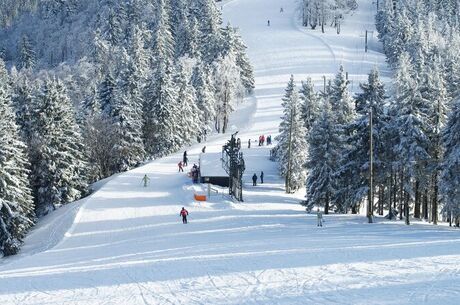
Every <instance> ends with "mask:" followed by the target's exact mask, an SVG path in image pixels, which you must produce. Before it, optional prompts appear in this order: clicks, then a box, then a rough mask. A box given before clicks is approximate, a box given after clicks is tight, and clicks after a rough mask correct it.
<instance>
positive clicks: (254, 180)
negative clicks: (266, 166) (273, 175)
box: [252, 171, 264, 186]
mask: <svg viewBox="0 0 460 305" xmlns="http://www.w3.org/2000/svg"><path fill="white" fill-rule="evenodd" d="M263 183H264V172H263V171H261V172H260V184H263ZM252 186H257V174H256V173H254V175H253V176H252Z"/></svg>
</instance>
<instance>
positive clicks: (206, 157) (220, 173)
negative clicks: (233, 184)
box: [199, 153, 228, 177]
mask: <svg viewBox="0 0 460 305" xmlns="http://www.w3.org/2000/svg"><path fill="white" fill-rule="evenodd" d="M199 158H200V163H199V164H200V173H201V176H202V177H228V174H227V172H226V171H225V170H224V168H223V167H222V153H204V154H200V157H199Z"/></svg>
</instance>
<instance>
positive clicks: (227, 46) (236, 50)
mask: <svg viewBox="0 0 460 305" xmlns="http://www.w3.org/2000/svg"><path fill="white" fill-rule="evenodd" d="M222 38H223V41H224V44H223V53H222V54H223V55H224V56H226V55H228V54H229V53H232V54H233V56H234V58H235V60H236V62H235V63H236V66H237V67H238V68H239V70H240V77H241V83H242V84H243V86H244V88H245V89H246V90H247V91H248V92H251V91H252V89H254V75H253V71H252V66H251V64H250V62H249V58H248V56H247V55H246V48H247V47H246V45H245V44H244V42H243V39H242V38H241V36H240V35H239V34H238V31H237V29H236V28H233V27H231V26H230V25H227V26H226V27H225V28H224V29H223V30H222Z"/></svg>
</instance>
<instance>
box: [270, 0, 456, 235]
mask: <svg viewBox="0 0 460 305" xmlns="http://www.w3.org/2000/svg"><path fill="white" fill-rule="evenodd" d="M459 9H460V7H459V4H458V1H453V0H446V1H429V0H426V1H415V0H414V1H397V0H388V1H381V2H380V11H379V12H378V14H377V17H376V23H377V29H378V31H379V37H380V39H381V41H382V43H383V46H384V50H385V53H386V55H387V58H388V62H389V63H390V65H391V67H392V68H393V69H394V75H395V77H394V84H393V86H392V90H391V91H390V92H387V91H386V90H385V87H384V86H383V84H382V83H381V81H380V79H379V75H378V72H377V71H372V72H371V73H370V74H369V78H368V82H367V83H364V84H361V86H360V87H361V92H360V93H358V94H357V95H356V96H354V97H351V95H350V93H349V92H348V88H347V85H348V81H347V80H346V74H345V73H344V71H343V68H341V69H340V71H339V73H338V74H337V76H336V78H335V79H334V80H333V81H331V82H329V84H328V85H327V86H326V88H325V89H324V90H323V91H322V92H313V86H312V85H311V81H307V82H305V83H303V84H302V88H301V93H300V99H301V102H302V103H303V106H302V105H299V106H296V107H293V106H291V108H294V109H297V108H299V107H300V109H301V110H302V115H301V116H300V117H301V121H302V122H303V123H304V127H305V128H306V136H305V137H306V139H307V144H306V146H307V149H305V148H302V149H299V152H298V155H297V156H296V155H293V154H295V152H296V150H295V149H294V150H293V148H295V145H292V144H291V146H290V149H286V148H285V147H286V145H285V147H284V148H282V149H281V145H283V141H284V140H283V138H280V144H279V148H277V149H278V151H276V153H277V156H278V159H279V160H286V158H290V159H291V160H294V159H296V158H298V160H297V161H296V162H301V160H302V159H303V158H304V156H306V157H305V162H303V163H301V164H303V168H302V167H294V168H291V170H288V171H286V170H285V169H283V168H282V171H281V172H282V173H283V174H284V175H285V176H286V175H289V177H288V178H287V179H286V181H287V182H286V184H287V185H286V189H287V191H292V190H295V189H297V188H299V187H300V186H302V185H303V183H302V180H303V176H302V171H303V170H306V175H307V177H306V188H307V195H306V201H305V202H304V204H305V205H306V206H307V207H309V208H311V207H312V206H313V205H319V206H323V207H324V209H325V213H328V211H329V210H330V209H332V210H334V211H335V212H339V213H347V212H349V211H351V212H352V213H357V212H358V211H359V209H360V207H361V206H362V205H363V204H365V203H367V204H368V205H369V206H370V207H371V209H370V210H369V214H371V213H373V212H374V211H375V212H376V213H378V214H379V215H383V213H384V211H391V213H390V217H391V216H397V214H399V218H400V219H402V218H405V221H406V223H407V224H409V223H410V216H412V217H414V218H416V219H425V220H427V221H430V222H433V223H434V224H436V223H437V222H438V218H439V216H442V217H443V219H444V220H447V221H449V223H450V224H452V223H455V224H456V225H457V226H458V225H459V220H460V175H458V173H460V136H459V132H460V121H459V117H460V113H459V108H460V98H459V89H460V51H459V50H460V48H459V46H460V35H459V34H460V33H459V27H458V25H459V16H460V15H459ZM290 86H291V84H290V85H289V86H288V88H290ZM306 89H307V90H306ZM291 91H292V90H291ZM312 92H313V93H312ZM288 96H291V95H289V94H288V91H287V95H286V98H288ZM286 98H285V99H286ZM290 99H293V100H295V99H296V98H292V97H291V98H290ZM294 104H295V103H294ZM371 114H372V123H373V124H372V126H373V127H372V135H373V136H372V143H373V148H372V156H373V163H372V164H373V170H372V173H371V169H370V151H371V149H370V130H371V129H370V121H371V120H370V118H371ZM292 117H294V116H292V115H291V116H290V117H289V118H292ZM312 122H313V123H312ZM286 126H294V125H293V122H292V120H291V121H289V120H286V118H284V119H283V123H282V125H281V126H280V132H281V135H280V137H286V134H287V133H286ZM287 130H288V131H290V132H291V133H290V135H291V136H292V135H294V137H296V136H299V137H302V136H303V134H304V132H303V131H302V130H301V129H300V128H299V127H295V128H294V129H292V128H291V129H289V128H288V129H287ZM288 135H289V134H288ZM288 142H289V141H288ZM299 146H300V147H304V144H302V145H299ZM287 147H289V146H287ZM289 151H290V152H291V155H289V154H288V152H289ZM286 154H287V155H286ZM284 164H292V161H291V162H284V163H283V165H282V166H283V167H285V165H284ZM371 177H372V180H373V181H372V182H373V189H372V192H370V187H369V185H370V179H371ZM288 182H290V184H288ZM371 194H372V195H371ZM368 216H370V215H368ZM370 218H371V217H370Z"/></svg>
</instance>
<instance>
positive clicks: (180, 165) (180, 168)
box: [177, 161, 184, 173]
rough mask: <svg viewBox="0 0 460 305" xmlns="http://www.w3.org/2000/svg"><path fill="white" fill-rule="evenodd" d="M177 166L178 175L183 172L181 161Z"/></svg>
mask: <svg viewBox="0 0 460 305" xmlns="http://www.w3.org/2000/svg"><path fill="white" fill-rule="evenodd" d="M177 166H179V173H180V172H184V168H183V167H182V161H179V163H177Z"/></svg>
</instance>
